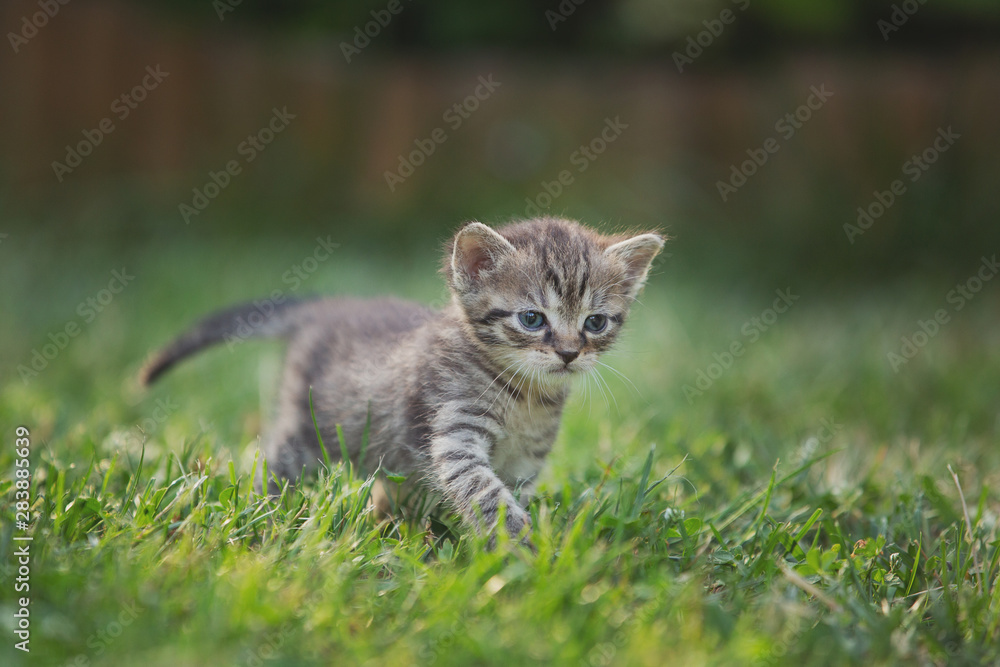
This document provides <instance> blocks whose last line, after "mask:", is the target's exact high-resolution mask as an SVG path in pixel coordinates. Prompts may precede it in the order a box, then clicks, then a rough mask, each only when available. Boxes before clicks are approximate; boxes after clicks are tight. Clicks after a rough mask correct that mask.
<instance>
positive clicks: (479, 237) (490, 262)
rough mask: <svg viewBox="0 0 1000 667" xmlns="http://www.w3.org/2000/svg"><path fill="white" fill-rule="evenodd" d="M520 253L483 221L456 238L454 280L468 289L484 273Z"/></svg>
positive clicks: (460, 231)
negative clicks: (508, 257)
mask: <svg viewBox="0 0 1000 667" xmlns="http://www.w3.org/2000/svg"><path fill="white" fill-rule="evenodd" d="M514 252H516V251H515V249H514V246H513V245H511V243H510V241H508V240H507V239H505V238H504V237H503V236H501V235H500V234H498V233H497V232H495V231H494V230H493V229H491V228H489V227H487V226H486V225H484V224H483V223H481V222H470V223H469V224H467V225H466V226H465V227H462V229H460V230H459V231H458V234H456V235H455V241H454V244H453V248H452V251H451V277H452V280H453V281H454V283H455V286H456V287H458V288H460V289H461V288H467V287H469V286H470V285H471V284H472V283H474V282H475V281H476V280H478V279H479V276H480V274H482V273H484V272H487V271H490V270H491V269H492V268H493V267H494V266H496V264H497V262H499V261H500V260H501V259H502V258H503V257H505V256H506V255H508V254H510V253H514Z"/></svg>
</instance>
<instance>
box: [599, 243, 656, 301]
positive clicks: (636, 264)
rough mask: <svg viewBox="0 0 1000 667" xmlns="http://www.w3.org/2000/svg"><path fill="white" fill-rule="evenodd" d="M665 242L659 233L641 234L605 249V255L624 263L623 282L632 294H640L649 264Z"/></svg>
mask: <svg viewBox="0 0 1000 667" xmlns="http://www.w3.org/2000/svg"><path fill="white" fill-rule="evenodd" d="M664 242H665V241H664V239H663V237H662V236H660V235H659V234H639V235H638V236H633V237H632V238H630V239H625V240H624V241H620V242H618V243H615V244H614V245H612V246H608V248H607V250H605V251H604V255H605V257H607V258H608V259H611V260H612V261H616V262H620V263H621V264H623V265H624V270H625V280H624V282H623V284H624V285H625V287H626V289H628V293H629V295H630V296H633V297H634V296H635V295H636V294H638V293H639V290H640V289H641V288H642V286H643V284H644V283H645V282H646V276H647V275H648V274H649V266H650V264H652V262H653V258H654V257H656V255H658V254H659V252H660V249H662V248H663V244H664Z"/></svg>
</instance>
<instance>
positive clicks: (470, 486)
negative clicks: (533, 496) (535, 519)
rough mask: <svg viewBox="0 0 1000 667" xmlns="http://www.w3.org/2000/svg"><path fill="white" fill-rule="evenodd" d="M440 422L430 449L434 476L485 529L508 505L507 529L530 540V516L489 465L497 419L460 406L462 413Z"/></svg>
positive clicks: (488, 530) (461, 509) (468, 516)
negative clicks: (482, 415)
mask: <svg viewBox="0 0 1000 667" xmlns="http://www.w3.org/2000/svg"><path fill="white" fill-rule="evenodd" d="M442 413H444V415H447V414H448V413H451V411H450V410H445V411H442ZM451 414H452V415H454V414H455V413H451ZM438 426H439V429H438V430H437V434H436V435H435V436H434V437H432V438H431V443H430V444H431V451H430V453H431V462H432V467H433V472H434V476H435V478H436V479H435V481H436V482H437V487H438V488H439V489H440V491H441V493H442V494H443V495H444V497H445V498H447V499H448V501H449V502H451V503H452V505H454V507H455V508H456V509H457V510H458V512H459V514H461V515H462V518H464V519H465V520H466V522H468V523H469V524H471V525H473V526H475V527H476V528H478V529H479V531H480V532H481V533H482V532H485V533H492V532H493V531H494V530H495V529H496V525H497V521H498V519H499V516H500V508H501V507H505V508H506V521H505V525H504V528H505V529H506V530H507V533H508V534H509V535H510V536H511V537H512V538H514V539H521V540H522V541H526V540H527V535H528V530H529V528H530V526H531V519H530V517H529V516H528V513H527V512H525V511H524V510H523V509H522V508H521V506H520V505H519V504H518V503H517V500H515V498H514V495H513V494H512V493H511V492H510V489H508V488H507V487H506V486H505V485H504V483H503V482H502V481H500V478H499V477H497V475H496V473H495V472H493V468H491V467H490V459H489V453H490V450H491V449H492V448H493V444H494V443H495V442H496V436H497V433H498V431H499V424H497V423H496V422H494V421H492V420H491V419H489V418H485V417H481V418H478V419H477V418H475V417H471V416H469V412H467V411H462V412H461V415H460V417H459V418H457V419H448V420H447V421H446V422H445V423H440V422H439V424H438Z"/></svg>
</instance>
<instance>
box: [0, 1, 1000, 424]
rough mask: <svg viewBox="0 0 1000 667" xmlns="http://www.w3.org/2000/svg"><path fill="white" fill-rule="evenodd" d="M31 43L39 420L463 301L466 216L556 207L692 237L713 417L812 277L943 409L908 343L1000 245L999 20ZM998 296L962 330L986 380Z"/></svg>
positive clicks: (182, 14) (361, 18) (118, 22)
mask: <svg viewBox="0 0 1000 667" xmlns="http://www.w3.org/2000/svg"><path fill="white" fill-rule="evenodd" d="M0 26H2V27H3V32H4V35H5V38H4V41H5V44H4V45H3V47H2V49H0V53H2V55H0V118H2V119H3V122H2V123H0V279H2V281H3V284H4V290H3V294H2V295H0V305H2V309H3V312H4V314H5V317H4V318H2V320H3V321H2V322H0V340H2V341H3V342H4V355H3V359H2V360H0V371H2V372H3V374H4V377H5V378H6V379H7V381H8V382H7V391H6V393H5V396H6V398H7V399H9V400H17V399H18V397H20V399H23V405H24V406H25V409H30V410H33V411H37V410H40V409H41V408H40V407H39V400H38V399H39V397H40V396H48V397H49V399H48V400H51V397H52V396H59V397H60V401H63V402H64V403H68V402H71V401H72V400H74V397H75V396H76V397H79V400H80V401H82V402H83V403H84V404H85V403H86V402H87V401H88V400H89V399H88V398H86V394H83V393H81V392H78V391H75V389H77V388H81V387H88V388H90V389H92V390H94V391H100V390H101V382H108V383H112V384H114V383H122V382H124V380H123V379H122V378H126V377H130V376H131V374H132V372H133V371H134V370H135V369H136V368H137V367H138V366H139V364H140V363H141V361H142V358H143V357H144V356H145V354H146V353H147V351H148V350H150V349H152V348H154V347H156V346H158V345H161V344H163V343H164V342H165V341H166V340H167V339H168V338H169V337H170V336H171V335H173V334H174V333H176V332H177V331H178V330H179V329H180V328H182V327H183V326H185V325H186V324H188V323H189V322H191V321H193V320H194V319H195V318H197V317H198V316H200V315H201V314H202V313H203V312H205V311H207V310H210V309H213V308H217V307H221V306H223V305H226V304H229V303H231V302H233V301H235V300H239V299H250V298H260V297H265V296H268V295H271V294H273V293H274V292H275V291H278V292H280V293H281V294H283V295H296V294H297V295H303V294H307V293H312V292H319V293H355V294H368V293H395V294H400V295H403V296H408V297H412V298H418V299H421V300H424V301H426V302H431V303H434V302H440V299H441V298H443V297H442V286H441V283H440V280H439V278H438V277H437V276H436V275H435V269H436V266H437V262H438V256H439V251H440V246H441V243H442V241H443V240H444V239H446V238H447V237H448V235H449V234H450V232H451V231H452V230H454V228H455V227H456V226H457V225H459V224H460V223H461V222H463V221H466V220H470V219H478V220H481V221H484V222H487V223H494V224H495V223H501V222H504V221H506V220H509V219H512V218H517V217H523V216H525V215H537V214H540V213H552V214H558V215H565V216H568V217H573V218H577V219H580V220H582V221H584V222H586V223H588V224H592V225H595V226H598V227H600V228H602V229H615V228H620V227H633V228H660V229H662V230H665V231H666V232H667V233H668V234H670V235H671V236H672V237H673V241H672V242H671V244H670V245H669V246H668V253H669V255H668V256H667V257H665V258H664V259H663V261H661V262H659V264H658V268H657V271H656V275H654V277H653V279H652V283H651V288H650V290H649V293H650V294H654V293H655V294H657V295H660V296H664V295H669V298H672V299H675V301H672V302H670V303H666V304H665V305H664V307H663V308H654V309H652V310H654V311H656V312H658V313H666V315H663V318H664V319H662V321H660V320H657V321H656V327H654V326H653V325H650V324H647V325H646V329H647V331H653V332H660V334H662V335H661V337H660V338H656V337H655V336H654V337H653V338H651V339H649V340H650V342H648V345H647V352H649V353H650V354H654V355H655V354H656V350H657V349H670V350H671V351H672V355H671V357H672V358H674V357H684V358H687V359H689V366H688V367H687V368H686V370H685V371H684V373H685V374H683V375H682V376H681V378H678V377H677V375H676V374H674V375H672V376H668V375H666V373H667V372H666V371H663V373H664V376H663V377H662V378H660V377H658V376H657V377H654V380H655V381H657V382H660V383H661V384H660V385H659V386H660V387H661V388H662V386H668V385H669V386H671V387H673V388H674V389H676V391H675V392H674V395H675V397H676V398H677V400H678V402H679V405H684V399H685V397H684V396H683V395H682V394H681V393H680V392H681V386H682V385H683V384H684V380H683V378H687V382H693V381H694V378H695V377H696V371H697V370H699V369H704V368H705V367H706V365H707V364H708V363H710V362H711V361H712V359H713V357H712V356H711V354H712V351H713V350H720V349H721V350H725V349H727V347H728V345H729V341H730V340H733V339H740V338H741V335H745V334H741V324H742V323H743V322H744V321H748V318H750V317H751V316H754V315H759V314H760V313H761V312H762V310H763V309H765V308H766V307H767V306H768V305H769V304H770V303H771V300H772V299H773V298H774V297H773V292H774V290H775V289H784V288H791V289H792V290H793V292H796V293H800V294H802V295H804V296H803V301H802V302H801V303H803V304H805V303H808V304H809V306H807V307H803V308H801V311H802V313H801V314H800V315H795V317H808V318H809V319H810V321H811V322H812V323H813V324H814V325H815V326H816V327H819V329H818V331H819V332H820V333H822V330H823V329H822V327H824V326H826V324H823V323H824V322H826V323H828V324H830V323H832V324H830V326H831V327H832V326H838V327H840V329H841V330H844V328H845V327H849V326H853V325H851V324H850V323H851V322H859V323H864V324H866V325H869V326H871V327H872V330H871V336H872V338H871V344H872V349H871V359H870V362H871V364H872V365H873V366H874V367H879V368H881V369H882V371H885V372H887V373H888V379H886V380H885V382H884V383H877V384H875V385H873V386H872V387H871V388H870V389H869V390H866V392H867V394H866V395H868V397H869V398H871V397H875V398H877V397H879V396H881V395H884V393H885V392H886V391H891V389H890V388H891V387H898V386H902V387H903V388H904V390H905V391H909V392H911V394H913V393H920V392H924V391H930V390H929V389H928V387H932V386H934V385H935V384H936V383H935V381H934V377H937V376H934V375H933V374H932V375H930V376H928V377H927V378H924V379H923V380H915V379H914V378H915V376H913V375H911V376H910V378H909V380H904V381H903V384H902V385H899V384H898V383H897V382H896V381H897V380H898V378H894V376H893V374H892V373H891V372H889V371H892V370H896V369H890V368H889V364H888V363H887V362H886V354H887V353H888V352H892V351H893V350H897V351H898V349H899V348H900V345H901V343H900V340H901V339H900V337H901V336H908V335H909V334H910V333H912V331H913V330H914V329H915V328H916V326H917V324H916V322H917V319H918V318H926V317H927V316H928V315H929V314H933V313H934V311H935V309H936V308H939V307H941V306H942V305H943V304H944V303H945V299H946V294H947V293H948V291H949V290H950V289H951V288H952V286H953V285H955V284H956V282H957V281H965V280H966V279H968V277H969V276H971V275H973V274H974V273H975V272H976V271H977V270H978V268H979V266H980V262H981V259H980V258H981V257H983V256H987V257H989V256H991V255H992V254H993V253H994V252H996V251H997V249H998V248H1000V225H998V224H997V222H998V213H1000V197H997V195H996V192H997V175H998V174H1000V124H998V122H997V118H998V111H1000V3H997V2H996V1H995V0H935V1H934V2H920V1H919V0H900V1H897V2H889V1H881V0H880V1H872V0H814V1H812V2H793V1H792V0H697V1H695V0H676V1H673V2H666V3H659V2H652V1H650V0H547V1H538V2H535V1H527V0H518V1H514V2H507V3H494V4H490V5H482V6H480V5H470V4H468V3H463V2H457V1H456V0H446V1H442V2H434V3H429V2H419V1H412V2H411V1H410V0H374V1H368V2H360V1H352V2H340V3H331V2H320V1H319V0H292V1H287V2H277V1H269V2H264V1H254V0H243V1H242V2H241V1H239V0H184V1H179V0H173V1H170V2H168V1H167V0H142V1H140V0H135V1H132V2H126V1H124V0H86V1H85V0H73V1H72V2H66V3H65V4H62V3H60V2H59V1H57V0H8V1H5V2H4V3H2V5H0ZM331 246H337V247H336V248H335V249H331ZM122 270H124V271H126V275H133V276H135V277H134V279H132V280H129V284H128V286H127V288H125V289H124V290H121V294H119V293H118V292H117V291H116V288H117V286H118V284H117V283H115V282H114V281H115V277H114V274H113V273H112V272H113V271H122ZM876 294H877V295H880V296H879V297H878V299H877V300H876V301H866V300H868V299H871V298H872V295H876ZM983 294H984V296H980V297H978V299H979V300H978V301H977V302H976V304H975V308H974V309H973V308H970V309H969V310H970V311H975V313H976V314H975V315H969V316H968V317H966V318H965V319H964V320H963V324H961V325H960V326H959V327H958V328H954V329H951V332H952V333H951V334H950V335H949V340H950V341H952V342H951V343H949V344H948V345H953V346H955V347H957V348H961V347H962V346H963V345H964V344H965V343H963V340H966V342H967V339H966V338H963V336H965V335H966V334H965V333H962V332H968V336H969V337H972V339H974V340H976V341H977V342H976V347H975V349H976V350H978V351H977V352H974V353H970V354H972V355H973V356H972V357H970V358H969V359H968V363H969V367H970V368H976V367H978V366H979V365H980V361H979V360H981V358H982V357H981V354H983V352H982V350H983V349H992V350H995V349H996V346H995V345H994V343H995V331H994V332H993V333H992V334H991V333H990V332H989V328H988V327H987V328H986V329H984V328H983V324H982V322H979V323H978V324H977V320H976V319H975V317H982V318H987V319H985V320H983V321H985V322H994V321H995V320H994V319H989V316H988V315H987V314H988V313H993V312H994V311H996V306H997V304H998V299H997V297H996V295H995V289H994V288H992V287H991V288H990V289H987V290H984V291H983ZM657 298H659V296H658V297H657ZM91 299H93V300H96V304H95V303H91V302H90V301H88V300H91ZM844 304H847V306H846V307H847V308H848V310H844V306H843V305H844ZM864 304H869V305H867V306H866V305H864ZM949 307H950V306H949ZM865 308H867V310H865ZM810 309H811V310H810ZM894 309H895V310H894ZM798 310H800V309H798V308H797V309H796V311H797V312H798ZM848 311H849V313H848ZM807 312H808V316H807V315H806V313H807ZM967 312H968V311H967ZM649 317H653V315H650V316H649ZM963 317H964V316H963ZM823 318H826V319H823ZM955 319H959V318H957V317H956V318H955ZM890 321H891V322H893V323H894V324H892V325H891V326H889V325H887V324H886V322H890ZM74 323H75V324H76V325H78V326H79V331H77V332H76V334H72V335H69V337H70V339H72V341H71V342H69V343H68V344H66V345H62V344H61V343H62V342H65V341H64V339H63V338H62V336H61V335H60V333H59V332H62V331H64V330H65V327H66V326H67V325H71V324H74ZM637 326H638V325H637ZM991 326H992V325H991ZM827 328H828V329H829V327H827ZM661 329H662V331H661ZM792 331H795V329H789V330H788V333H789V334H790V333H791V332H792ZM810 331H812V329H810ZM660 334H657V335H660ZM959 334H961V335H959ZM77 335H79V340H78V341H77V340H76V338H77ZM73 341H75V342H73ZM83 341H86V342H83ZM991 341H992V342H991ZM46 345H55V346H56V347H55V348H53V347H50V348H48V350H46V349H45V346H46ZM56 348H58V349H56ZM64 348H68V350H69V351H68V352H66V353H65V354H66V357H68V358H70V359H72V363H65V364H64V363H63V361H62V360H61V359H60V360H59V361H56V360H55V359H54V358H53V357H54V356H55V355H58V356H60V357H61V356H62V355H63V349H64ZM948 349H951V348H948ZM938 352H940V350H938ZM36 353H37V354H36ZM49 353H53V354H49ZM39 354H40V355H41V357H39V356H38V355H39ZM845 354H848V355H849V354H851V352H850V351H848V352H845ZM935 354H937V352H934V351H933V350H932V351H931V352H929V353H928V354H926V355H925V356H924V358H926V359H928V360H930V359H936V358H940V359H941V360H942V363H945V364H947V363H950V362H949V361H948V359H950V358H951V357H949V356H948V355H947V354H944V356H943V357H941V356H939V357H935V356H934V355H935ZM223 356H225V357H226V358H227V359H225V360H222V361H219V362H218V363H219V364H222V365H223V366H226V365H227V364H228V365H229V366H226V367H227V368H237V367H239V366H240V364H246V363H247V362H246V358H245V357H244V356H243V355H223ZM229 357H232V359H229ZM237 357H238V358H237ZM830 361H831V363H836V360H835V359H834V360H830ZM32 362H33V364H34V365H32ZM199 363H200V362H199ZM273 363H274V366H275V368H276V365H277V363H278V362H277V360H276V357H275V358H274V362H273ZM57 366H58V367H59V368H61V369H62V370H61V371H58V372H55V371H52V372H51V374H50V370H49V369H50V368H54V367H57ZM269 368H270V367H269ZM24 369H28V370H29V371H31V372H29V373H27V374H26V373H25V371H24ZM234 372H235V371H234ZM880 372H881V371H880ZM983 372H984V373H986V375H983V376H981V379H982V380H983V382H985V383H987V384H988V382H989V381H991V380H990V378H991V377H993V376H992V375H990V374H989V373H988V372H987V371H983ZM32 373H38V375H37V376H36V375H34V374H32ZM63 373H65V374H66V377H63V375H62V374H63ZM273 373H276V370H273V372H272V374H273ZM190 377H191V378H195V377H197V372H195V373H194V374H192V375H191V376H190ZM201 377H202V378H204V375H202V376H201ZM247 377H248V378H250V377H252V376H247ZM269 377H270V376H269ZM98 378H105V379H104V380H99V379H98ZM268 381H270V380H268ZM733 381H734V382H737V383H742V384H744V385H745V382H746V378H745V377H743V376H742V375H741V374H737V375H735V376H733ZM192 382H195V381H194V380H192ZM894 383H895V384H894ZM265 384H267V383H266V382H264V381H261V385H262V386H263V385H265ZM849 386H850V383H849V382H847V381H845V382H844V383H842V384H841V385H840V386H839V388H835V389H834V390H831V391H833V392H834V394H836V392H838V391H839V392H841V393H840V394H837V395H845V394H850V393H851V392H850V390H849V389H845V387H849ZM39 387H47V389H45V390H43V389H40V388H39ZM105 389H107V387H105ZM81 391H82V390H81ZM248 391H250V392H251V393H252V392H253V389H252V388H251V389H249V390H248ZM39 392H41V393H39ZM48 392H54V394H50V393H48ZM219 393H220V394H225V392H219ZM121 395H122V396H123V397H124V399H123V400H125V401H126V402H129V403H133V402H135V401H136V400H138V399H135V398H133V394H132V391H131V389H123V390H122V391H121ZM245 398H246V396H245V395H237V396H235V397H234V398H233V399H232V400H234V401H240V400H245ZM926 398H927V397H925V399H926ZM985 398H988V397H984V398H983V399H982V400H985ZM212 400H218V401H223V400H225V399H224V398H222V397H221V396H215V395H213V396H212ZM852 400H855V401H856V402H857V403H856V408H857V410H858V415H859V416H860V415H861V414H864V413H865V410H866V409H867V408H866V407H865V405H866V404H865V403H864V402H863V401H864V400H865V397H864V396H862V395H860V393H856V395H854V396H853V399H852ZM927 400H930V399H927ZM43 402H45V401H43ZM921 405H922V404H921V403H919V402H918V403H915V404H913V406H911V408H910V410H911V411H912V412H913V413H914V414H917V415H919V414H922V412H921V408H920V406H921ZM150 409H152V408H150ZM721 409H722V408H720V410H721ZM748 409H750V408H748ZM119 417H120V415H113V416H112V417H111V418H112V419H115V418H119ZM122 418H129V417H127V416H126V417H122ZM889 418H890V414H889V413H888V412H887V419H889ZM893 418H894V419H897V421H898V419H902V418H901V417H898V418H897V417H893ZM994 418H995V414H994V413H993V411H991V410H988V409H987V410H986V412H984V413H983V414H982V415H981V416H980V417H979V418H978V420H979V421H978V422H977V423H978V424H979V426H980V428H982V429H985V430H987V431H990V432H993V431H992V430H993V429H995V428H997V424H996V423H995V422H994ZM895 425H896V426H898V424H895ZM890 426H892V425H891V424H888V423H887V424H886V427H887V428H889V427H890ZM244 432H245V433H251V434H252V433H255V432H256V429H255V428H254V427H253V426H248V427H247V428H246V430H245V431H244Z"/></svg>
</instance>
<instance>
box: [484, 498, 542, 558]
mask: <svg viewBox="0 0 1000 667" xmlns="http://www.w3.org/2000/svg"><path fill="white" fill-rule="evenodd" d="M504 530H506V531H507V534H508V535H509V536H510V539H511V540H513V541H516V542H518V543H519V544H520V545H521V546H522V547H527V548H528V549H530V550H531V552H532V553H538V551H537V549H535V545H534V544H533V543H532V542H531V516H530V515H529V514H528V513H527V512H525V511H524V510H523V509H521V507H520V506H516V505H515V506H514V507H510V508H508V509H507V517H506V518H505V519H504ZM493 541H495V540H493Z"/></svg>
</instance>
